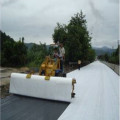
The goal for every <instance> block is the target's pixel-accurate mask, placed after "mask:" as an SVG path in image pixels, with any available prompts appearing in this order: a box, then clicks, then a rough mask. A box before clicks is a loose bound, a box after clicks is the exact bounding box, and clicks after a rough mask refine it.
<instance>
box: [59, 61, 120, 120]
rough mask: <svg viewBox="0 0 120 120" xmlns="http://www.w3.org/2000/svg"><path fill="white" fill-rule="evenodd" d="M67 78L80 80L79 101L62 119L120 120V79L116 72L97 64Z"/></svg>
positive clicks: (73, 103)
mask: <svg viewBox="0 0 120 120" xmlns="http://www.w3.org/2000/svg"><path fill="white" fill-rule="evenodd" d="M67 77H75V78H76V80H77V84H76V87H75V91H76V98H75V99H74V100H73V102H72V103H71V104H70V105H69V106H68V108H67V109H66V110H65V112H64V113H63V114H62V115H61V116H60V118H59V120H119V78H118V75H117V74H116V73H115V72H114V71H113V70H111V69H110V68H108V67H107V66H106V65H104V64H102V63H100V62H98V61H96V62H94V63H91V64H90V65H88V66H86V67H83V68H82V69H81V70H80V71H78V70H75V71H73V72H70V73H69V74H68V75H67Z"/></svg>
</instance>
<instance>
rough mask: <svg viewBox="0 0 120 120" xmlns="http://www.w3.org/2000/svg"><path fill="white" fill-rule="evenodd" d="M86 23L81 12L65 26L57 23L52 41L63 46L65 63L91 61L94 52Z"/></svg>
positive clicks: (93, 57)
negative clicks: (79, 60)
mask: <svg viewBox="0 0 120 120" xmlns="http://www.w3.org/2000/svg"><path fill="white" fill-rule="evenodd" d="M86 23H87V21H86V19H85V15H83V13H82V11H81V12H80V13H77V14H75V15H74V17H71V20H70V21H69V23H68V24H67V25H60V23H57V26H56V28H55V29H54V33H53V40H54V42H55V43H57V42H58V41H59V42H60V43H63V44H64V47H65V50H66V61H77V60H78V59H81V60H82V61H87V60H88V61H93V60H94V59H95V52H94V50H93V49H92V47H91V44H90V41H91V37H90V35H89V32H88V30H87V25H86Z"/></svg>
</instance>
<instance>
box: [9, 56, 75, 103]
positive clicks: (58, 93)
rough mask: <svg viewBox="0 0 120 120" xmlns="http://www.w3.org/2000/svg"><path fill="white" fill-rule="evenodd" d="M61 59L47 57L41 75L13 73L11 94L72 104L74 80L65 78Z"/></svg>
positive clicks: (42, 65)
mask: <svg viewBox="0 0 120 120" xmlns="http://www.w3.org/2000/svg"><path fill="white" fill-rule="evenodd" d="M60 68H61V67H60V59H59V58H58V59H52V58H50V56H46V58H45V60H44V61H43V63H42V64H41V66H40V70H39V75H34V72H30V73H29V74H23V73H22V74H21V73H12V74H11V80H10V93H13V94H19V95H25V96H31V97H37V98H43V99H50V100H58V101H66V102H71V100H72V98H74V96H75V93H74V84H75V83H76V80H75V79H74V78H67V77H65V76H66V74H65V73H64V74H63V73H62V70H61V69H60Z"/></svg>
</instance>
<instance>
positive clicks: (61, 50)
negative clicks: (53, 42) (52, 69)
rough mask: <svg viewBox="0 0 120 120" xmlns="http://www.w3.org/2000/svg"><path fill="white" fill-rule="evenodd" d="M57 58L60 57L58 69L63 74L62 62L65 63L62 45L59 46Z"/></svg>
mask: <svg viewBox="0 0 120 120" xmlns="http://www.w3.org/2000/svg"><path fill="white" fill-rule="evenodd" d="M59 57H60V69H61V70H62V72H63V62H64V61H65V49H64V47H63V44H62V43H61V44H60V45H59Z"/></svg>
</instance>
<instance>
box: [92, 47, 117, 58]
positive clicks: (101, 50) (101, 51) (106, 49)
mask: <svg viewBox="0 0 120 120" xmlns="http://www.w3.org/2000/svg"><path fill="white" fill-rule="evenodd" d="M93 49H94V50H95V52H96V55H97V56H99V55H104V54H105V53H107V54H109V55H110V54H111V53H113V52H114V51H115V49H111V48H109V47H106V46H104V47H101V48H98V47H93Z"/></svg>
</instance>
